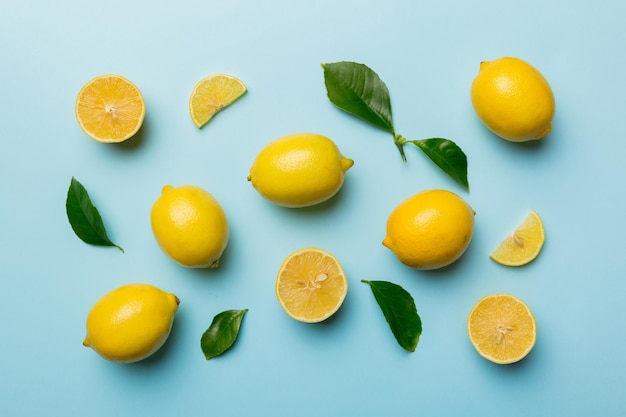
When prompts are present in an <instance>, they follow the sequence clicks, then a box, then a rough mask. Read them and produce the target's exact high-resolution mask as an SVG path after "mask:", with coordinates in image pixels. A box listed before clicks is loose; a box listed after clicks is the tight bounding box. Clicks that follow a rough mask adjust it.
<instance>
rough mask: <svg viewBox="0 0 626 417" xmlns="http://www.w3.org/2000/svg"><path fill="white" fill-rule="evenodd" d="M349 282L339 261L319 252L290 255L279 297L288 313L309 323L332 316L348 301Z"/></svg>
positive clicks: (280, 275)
mask: <svg viewBox="0 0 626 417" xmlns="http://www.w3.org/2000/svg"><path fill="white" fill-rule="evenodd" d="M347 292H348V280H347V279H346V276H345V274H344V272H343V269H342V268H341V265H340V264H339V261H338V260H337V259H336V258H335V257H334V256H333V255H331V254H330V253H328V252H326V251H324V250H322V249H318V248H304V249H300V250H298V251H296V252H294V253H292V254H291V255H289V256H288V257H287V258H286V259H285V260H284V261H283V263H282V265H281V267H280V270H279V271H278V276H277V277H276V296H277V297H278V301H279V303H280V305H281V306H282V308H283V309H284V310H285V312H286V313H287V314H288V315H289V316H290V317H292V318H294V319H296V320H298V321H302V322H305V323H317V322H320V321H323V320H326V319H327V318H329V317H330V316H332V315H333V314H334V313H335V312H336V311H337V310H339V307H341V304H342V303H343V300H344V299H345V298H346V294H347Z"/></svg>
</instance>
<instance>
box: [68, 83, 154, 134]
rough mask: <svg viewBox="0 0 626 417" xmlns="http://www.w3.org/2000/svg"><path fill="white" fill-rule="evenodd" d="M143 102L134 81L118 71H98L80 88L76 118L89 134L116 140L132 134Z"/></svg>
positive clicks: (139, 120)
mask: <svg viewBox="0 0 626 417" xmlns="http://www.w3.org/2000/svg"><path fill="white" fill-rule="evenodd" d="M145 115H146V105H145V103H144V101H143V97H142V96H141V92H140V91H139V89H138V88H137V86H136V85H135V84H133V83H132V82H130V81H129V80H127V79H126V78H124V77H122V76H120V75H114V74H107V75H101V76H99V77H96V78H94V79H92V80H91V81H89V82H88V83H87V84H85V85H84V86H83V88H81V90H80V91H79V93H78V97H77V98H76V120H77V121H78V124H79V125H80V127H81V129H83V131H84V132H85V133H86V134H87V136H89V137H90V138H92V139H94V140H97V141H98V142H103V143H118V142H123V141H125V140H126V139H129V138H130V137H132V136H133V135H134V134H135V133H137V131H138V130H139V128H140V127H141V124H142V123H143V119H144V116H145Z"/></svg>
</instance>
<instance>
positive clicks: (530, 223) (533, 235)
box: [490, 210, 545, 266]
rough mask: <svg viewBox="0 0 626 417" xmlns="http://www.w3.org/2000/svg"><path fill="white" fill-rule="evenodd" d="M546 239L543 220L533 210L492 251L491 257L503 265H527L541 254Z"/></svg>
mask: <svg viewBox="0 0 626 417" xmlns="http://www.w3.org/2000/svg"><path fill="white" fill-rule="evenodd" d="M544 240H545V234H544V230H543V222H542V221H541V218H540V217H539V215H538V214H537V213H536V212H535V211H534V210H533V211H531V212H530V214H529V215H528V216H526V218H525V219H524V221H523V222H522V224H521V225H519V227H518V228H517V229H515V231H514V232H513V233H511V234H510V235H509V236H507V237H506V238H505V239H504V240H503V241H502V242H501V243H500V246H498V247H497V248H496V250H494V251H493V252H492V253H491V255H490V258H491V259H493V260H494V261H496V262H497V263H499V264H502V265H507V266H521V265H525V264H527V263H529V262H530V261H532V260H533V259H535V258H536V257H537V255H539V252H540V251H541V248H542V247H543V242H544Z"/></svg>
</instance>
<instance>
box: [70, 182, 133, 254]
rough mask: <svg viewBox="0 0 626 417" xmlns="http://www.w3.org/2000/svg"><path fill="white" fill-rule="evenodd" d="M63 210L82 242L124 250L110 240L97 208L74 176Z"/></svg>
mask: <svg viewBox="0 0 626 417" xmlns="http://www.w3.org/2000/svg"><path fill="white" fill-rule="evenodd" d="M65 211H66V212H67V218H68V220H69V221H70V225H71V226H72V230H74V233H76V236H78V237H79V238H80V239H81V240H82V241H83V242H85V243H88V244H90V245H98V246H115V247H117V248H118V249H119V250H121V251H122V252H124V249H122V248H121V247H119V246H118V245H116V244H115V243H113V242H111V240H110V239H109V237H108V236H107V232H106V230H105V228H104V223H103V222H102V217H100V213H99V212H98V209H96V208H95V207H94V205H93V204H92V203H91V199H90V198H89V194H88V193H87V190H86V189H85V187H83V185H82V184H81V183H80V182H78V180H76V179H75V178H74V177H72V181H71V183H70V188H69V190H68V191H67V199H66V201H65Z"/></svg>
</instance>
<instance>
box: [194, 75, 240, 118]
mask: <svg viewBox="0 0 626 417" xmlns="http://www.w3.org/2000/svg"><path fill="white" fill-rule="evenodd" d="M245 92H246V86H245V84H244V83H243V82H241V80H239V79H238V78H236V77H233V76H232V75H227V74H214V75H209V76H208V77H206V78H203V79H202V80H200V81H198V83H197V84H196V85H195V87H194V88H193V91H192V92H191V97H189V113H190V114H191V120H193V123H194V124H195V125H196V126H197V127H202V126H204V125H205V124H206V123H207V122H208V121H209V120H210V119H211V118H212V117H213V116H215V114H216V113H218V112H220V111H222V110H223V109H224V108H226V107H227V106H228V105H230V104H232V103H233V102H234V101H235V100H237V99H238V98H239V97H241V96H242V95H243V94H244V93H245Z"/></svg>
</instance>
